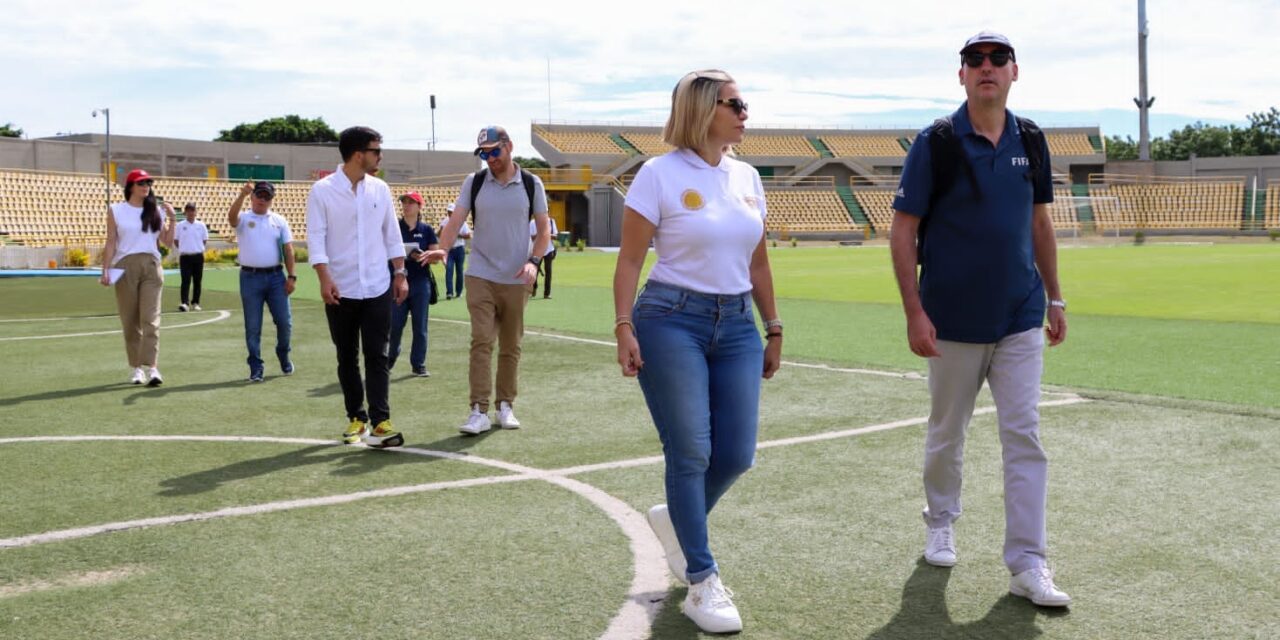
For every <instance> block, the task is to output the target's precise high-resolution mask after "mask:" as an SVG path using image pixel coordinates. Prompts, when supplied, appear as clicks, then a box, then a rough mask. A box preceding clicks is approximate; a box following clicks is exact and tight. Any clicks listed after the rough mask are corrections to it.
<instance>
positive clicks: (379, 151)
mask: <svg viewBox="0 0 1280 640" xmlns="http://www.w3.org/2000/svg"><path fill="white" fill-rule="evenodd" d="M978 64H982V63H981V62H979V63H978ZM361 151H363V152H365V153H372V154H376V155H377V156H378V157H379V158H381V157H382V148H381V147H369V148H368V149H361Z"/></svg>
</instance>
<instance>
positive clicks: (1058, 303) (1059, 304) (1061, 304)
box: [1049, 300, 1067, 311]
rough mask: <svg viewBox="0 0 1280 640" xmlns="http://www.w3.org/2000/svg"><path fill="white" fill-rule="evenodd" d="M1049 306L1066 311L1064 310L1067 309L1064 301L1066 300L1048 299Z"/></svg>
mask: <svg viewBox="0 0 1280 640" xmlns="http://www.w3.org/2000/svg"><path fill="white" fill-rule="evenodd" d="M1049 306H1051V307H1057V308H1059V309H1062V310H1063V311H1066V310H1067V301H1066V300H1050V301H1049Z"/></svg>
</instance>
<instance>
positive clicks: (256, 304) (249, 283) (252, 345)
mask: <svg viewBox="0 0 1280 640" xmlns="http://www.w3.org/2000/svg"><path fill="white" fill-rule="evenodd" d="M284 282H285V278H284V270H283V269H281V270H279V271H272V272H270V273H261V272H250V271H241V272H240V303H241V305H243V306H244V342H245V345H246V346H247V347H249V358H248V360H247V362H248V363H249V371H250V373H253V372H261V371H262V305H263V303H266V305H267V308H268V309H270V310H271V319H272V321H274V322H275V323H276V357H277V358H279V359H280V366H281V367H283V366H284V365H285V364H286V363H288V362H289V339H290V336H291V335H292V333H293V315H292V313H291V312H290V310H289V294H288V293H285V290H284Z"/></svg>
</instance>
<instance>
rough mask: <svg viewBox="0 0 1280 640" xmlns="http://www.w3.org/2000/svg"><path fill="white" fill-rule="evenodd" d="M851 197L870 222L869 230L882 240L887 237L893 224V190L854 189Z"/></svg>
mask: <svg viewBox="0 0 1280 640" xmlns="http://www.w3.org/2000/svg"><path fill="white" fill-rule="evenodd" d="M853 197H854V198H855V199H856V200H857V201H858V206H860V207H862V212H863V213H865V214H867V220H870V221H871V228H872V229H875V231H876V233H877V235H879V236H880V237H882V238H885V237H888V236H889V227H890V226H891V225H892V224H893V189H880V188H874V189H854V190H853Z"/></svg>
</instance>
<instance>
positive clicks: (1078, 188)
mask: <svg viewBox="0 0 1280 640" xmlns="http://www.w3.org/2000/svg"><path fill="white" fill-rule="evenodd" d="M1071 195H1072V196H1075V197H1077V198H1086V199H1085V200H1077V201H1076V219H1077V220H1079V221H1080V225H1081V226H1087V227H1089V228H1093V226H1094V222H1093V207H1092V206H1091V205H1090V204H1089V201H1088V200H1087V198H1088V197H1089V185H1087V184H1073V185H1071Z"/></svg>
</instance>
